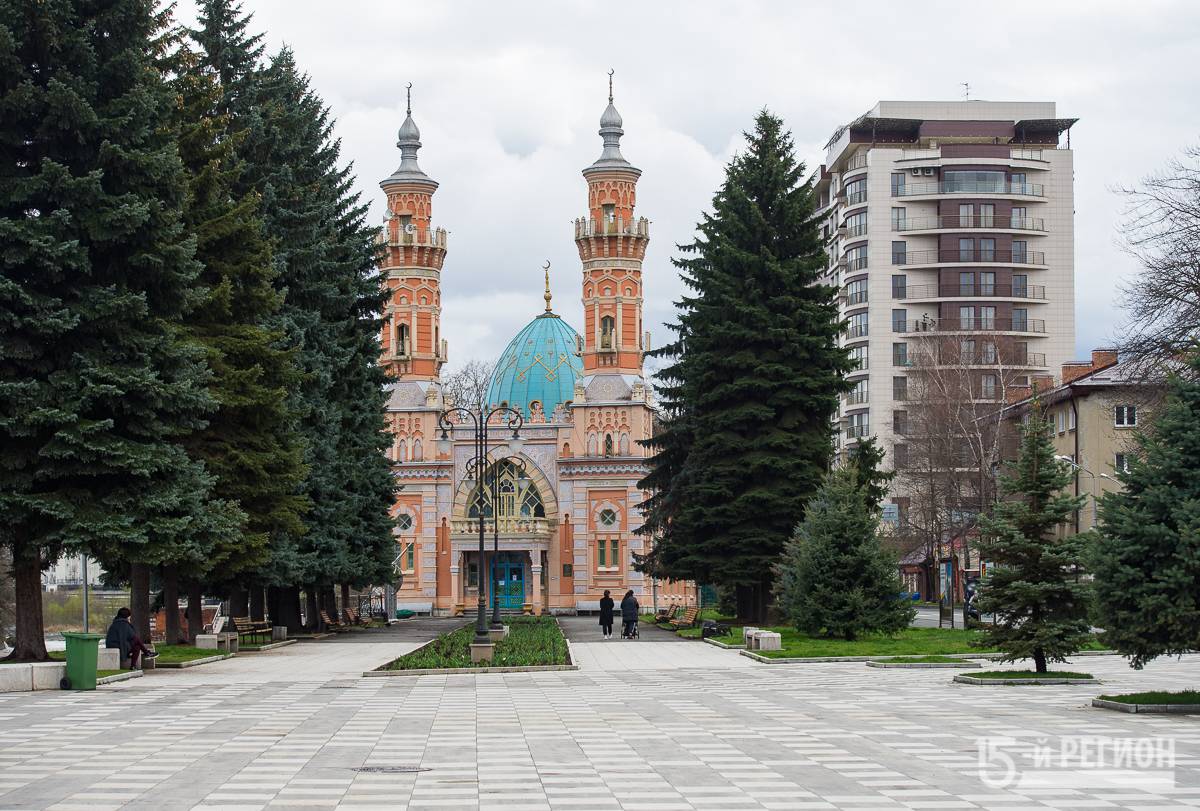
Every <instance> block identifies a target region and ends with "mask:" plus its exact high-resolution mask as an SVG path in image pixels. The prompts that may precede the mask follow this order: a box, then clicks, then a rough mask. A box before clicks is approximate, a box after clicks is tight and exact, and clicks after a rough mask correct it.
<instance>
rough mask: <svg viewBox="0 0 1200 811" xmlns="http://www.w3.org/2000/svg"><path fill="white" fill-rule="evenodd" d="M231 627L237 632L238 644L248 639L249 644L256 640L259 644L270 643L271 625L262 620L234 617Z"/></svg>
mask: <svg viewBox="0 0 1200 811" xmlns="http://www.w3.org/2000/svg"><path fill="white" fill-rule="evenodd" d="M233 627H234V629H235V630H236V631H237V635H238V642H239V643H240V642H241V640H242V638H243V637H245V638H248V639H249V640H250V641H251V642H253V641H254V640H255V639H257V640H258V641H259V642H260V643H266V642H270V641H271V623H269V622H264V621H263V620H252V619H250V618H249V617H234V618H233Z"/></svg>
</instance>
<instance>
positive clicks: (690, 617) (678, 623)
mask: <svg viewBox="0 0 1200 811" xmlns="http://www.w3.org/2000/svg"><path fill="white" fill-rule="evenodd" d="M699 618H700V609H699V608H696V607H695V606H693V607H692V608H689V609H688V610H687V611H684V612H683V616H682V617H676V618H675V619H673V620H671V627H672V628H691V627H692V626H693V625H695V624H696V620H698V619H699Z"/></svg>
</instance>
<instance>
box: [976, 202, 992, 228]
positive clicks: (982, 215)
mask: <svg viewBox="0 0 1200 811" xmlns="http://www.w3.org/2000/svg"><path fill="white" fill-rule="evenodd" d="M979 227H980V228H995V227H996V206H994V205H993V204H991V203H980V204H979Z"/></svg>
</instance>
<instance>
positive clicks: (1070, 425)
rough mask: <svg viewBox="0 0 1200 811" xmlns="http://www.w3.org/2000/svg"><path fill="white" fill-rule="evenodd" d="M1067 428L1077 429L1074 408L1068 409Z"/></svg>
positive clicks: (1069, 429) (1070, 429)
mask: <svg viewBox="0 0 1200 811" xmlns="http://www.w3.org/2000/svg"><path fill="white" fill-rule="evenodd" d="M1067 430H1068V431H1074V430H1075V409H1073V408H1068V409H1067Z"/></svg>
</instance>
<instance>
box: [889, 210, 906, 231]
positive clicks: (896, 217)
mask: <svg viewBox="0 0 1200 811" xmlns="http://www.w3.org/2000/svg"><path fill="white" fill-rule="evenodd" d="M907 229H908V211H907V209H905V208H904V207H903V206H899V207H897V208H893V209H892V230H893V231H905V230H907Z"/></svg>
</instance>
